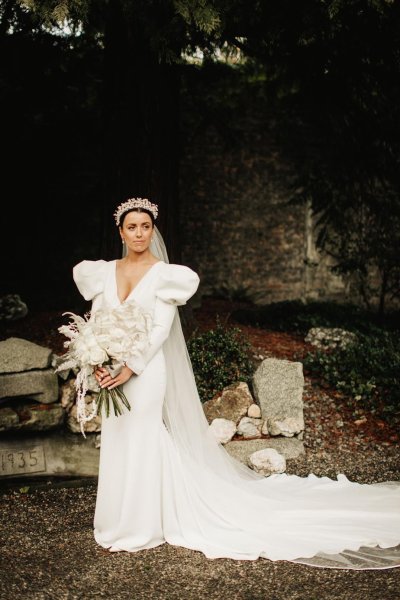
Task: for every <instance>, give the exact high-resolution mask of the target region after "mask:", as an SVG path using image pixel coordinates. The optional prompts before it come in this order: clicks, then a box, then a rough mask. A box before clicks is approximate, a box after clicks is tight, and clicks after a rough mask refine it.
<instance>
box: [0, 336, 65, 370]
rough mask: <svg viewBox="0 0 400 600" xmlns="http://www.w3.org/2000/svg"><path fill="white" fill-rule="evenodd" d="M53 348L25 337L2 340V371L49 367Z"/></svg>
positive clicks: (0, 354)
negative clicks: (40, 344)
mask: <svg viewBox="0 0 400 600" xmlns="http://www.w3.org/2000/svg"><path fill="white" fill-rule="evenodd" d="M52 354H53V352H52V350H50V349H49V348H45V347H44V346H39V344H35V343H34V342H30V341H29V340H24V339H23V338H17V337H10V338H7V339H6V340H4V341H1V342H0V373H21V372H23V371H30V370H32V369H47V368H48V367H50V365H51V360H52Z"/></svg>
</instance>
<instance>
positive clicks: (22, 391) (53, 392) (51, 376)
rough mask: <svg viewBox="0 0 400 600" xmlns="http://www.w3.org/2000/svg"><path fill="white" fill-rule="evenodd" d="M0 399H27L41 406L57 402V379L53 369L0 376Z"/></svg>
mask: <svg viewBox="0 0 400 600" xmlns="http://www.w3.org/2000/svg"><path fill="white" fill-rule="evenodd" d="M0 398H29V399H31V400H35V401H36V402H40V403H42V404H50V403H51V402H56V401H57V400H58V377H57V375H56V373H54V371H53V369H41V370H33V371H25V372H23V373H6V374H3V375H0Z"/></svg>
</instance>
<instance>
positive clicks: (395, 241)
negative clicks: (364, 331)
mask: <svg viewBox="0 0 400 600" xmlns="http://www.w3.org/2000/svg"><path fill="white" fill-rule="evenodd" d="M320 245H322V247H324V248H325V249H326V250H327V251H328V252H329V254H330V255H331V256H333V257H334V259H335V262H336V264H335V265H334V266H333V267H332V270H333V271H334V272H335V273H338V274H340V275H351V276H352V282H353V283H354V284H355V286H356V289H357V292H358V293H359V294H360V295H361V297H362V298H363V300H364V303H365V305H366V306H367V307H368V308H369V307H370V306H371V301H372V299H373V298H374V297H375V298H376V297H378V298H379V312H380V313H381V314H383V313H384V309H385V301H386V300H387V299H389V300H393V299H394V298H398V297H399V296H400V263H399V255H398V254H399V253H398V248H399V247H400V197H399V196H398V195H397V194H390V193H389V192H388V191H383V190H380V191H378V190H376V191H375V197H374V198H371V199H369V202H368V203H366V202H361V203H356V202H354V203H353V206H351V207H348V208H347V209H346V210H345V211H344V212H343V215H342V220H341V222H340V226H339V227H330V228H328V229H327V230H326V231H325V235H324V240H323V243H322V244H320Z"/></svg>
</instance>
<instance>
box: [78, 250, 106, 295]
mask: <svg viewBox="0 0 400 600" xmlns="http://www.w3.org/2000/svg"><path fill="white" fill-rule="evenodd" d="M107 264H108V263H107V261H105V260H83V261H82V262H80V263H78V264H77V265H75V267H74V268H73V269H72V276H73V278H74V281H75V284H76V287H77V288H78V290H79V291H80V293H81V294H82V296H83V297H84V298H85V300H92V299H93V298H94V297H95V296H97V295H98V294H100V293H101V292H102V291H103V288H104V281H105V277H106V273H107Z"/></svg>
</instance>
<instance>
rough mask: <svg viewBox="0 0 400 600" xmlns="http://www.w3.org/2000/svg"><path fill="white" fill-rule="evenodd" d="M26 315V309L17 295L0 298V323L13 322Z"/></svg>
mask: <svg viewBox="0 0 400 600" xmlns="http://www.w3.org/2000/svg"><path fill="white" fill-rule="evenodd" d="M27 314H28V307H27V305H26V304H25V302H22V300H21V297H20V296H19V295H18V294H6V295H5V296H2V297H1V298H0V321H15V320H16V319H22V318H23V317H26V315H27Z"/></svg>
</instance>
